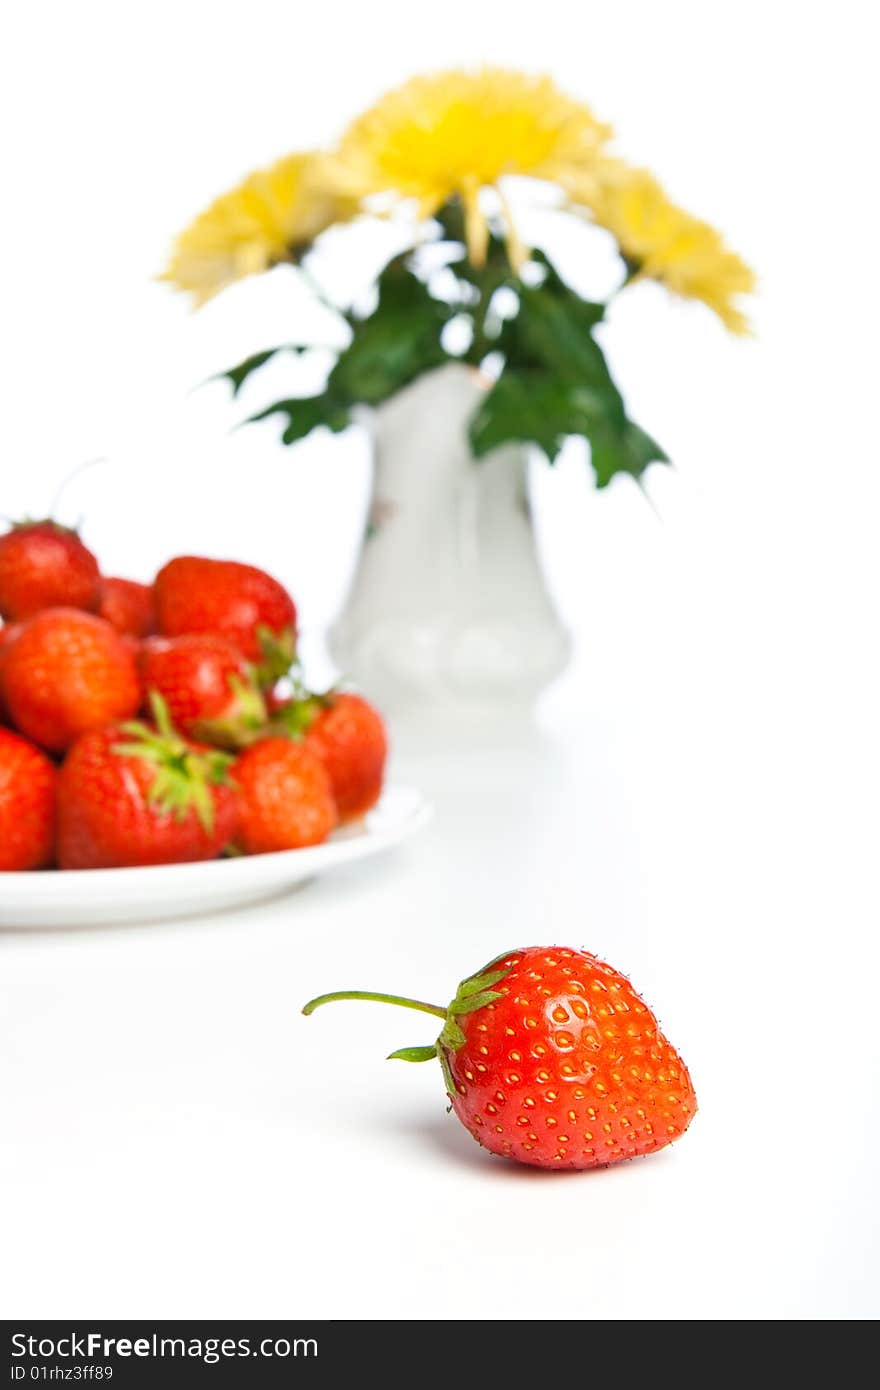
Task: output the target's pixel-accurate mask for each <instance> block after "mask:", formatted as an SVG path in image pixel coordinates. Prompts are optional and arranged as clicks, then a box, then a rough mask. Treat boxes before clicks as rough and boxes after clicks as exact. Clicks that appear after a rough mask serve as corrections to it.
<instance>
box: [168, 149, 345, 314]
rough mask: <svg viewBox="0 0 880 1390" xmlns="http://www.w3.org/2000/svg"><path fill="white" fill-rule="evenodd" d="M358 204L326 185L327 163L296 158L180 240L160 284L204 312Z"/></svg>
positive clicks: (259, 176)
mask: <svg viewBox="0 0 880 1390" xmlns="http://www.w3.org/2000/svg"><path fill="white" fill-rule="evenodd" d="M356 210H357V204H356V203H355V202H354V200H352V199H348V198H345V197H343V196H341V195H340V194H339V193H338V192H337V191H336V190H335V189H334V188H333V186H332V185H331V183H330V182H329V180H328V178H327V164H326V158H325V156H323V155H319V154H312V153H306V154H291V155H287V156H286V157H285V158H284V159H279V160H278V161H277V163H275V164H272V165H271V166H270V167H269V168H268V169H259V170H257V172H256V173H254V174H249V175H248V177H247V178H246V179H245V180H244V181H243V182H242V183H240V184H239V185H238V186H237V187H236V188H233V189H230V190H229V192H228V193H223V194H221V195H220V197H219V198H217V199H215V201H214V202H213V203H211V205H210V207H207V208H206V209H205V211H204V212H202V213H200V214H199V216H198V217H197V218H196V219H195V221H194V222H192V223H191V224H190V225H189V226H188V227H187V228H186V230H185V231H183V232H181V234H180V235H179V236H178V238H177V241H176V242H175V244H174V247H173V249H172V252H171V256H170V258H169V262H168V266H167V268H166V270H165V271H164V273H163V275H162V276H161V277H160V278H161V279H163V280H168V281H170V283H171V284H173V285H175V286H176V287H177V288H178V289H181V290H186V291H187V292H188V293H190V294H191V295H192V296H193V298H194V300H195V302H196V305H200V304H204V303H205V301H206V300H208V299H211V298H212V296H213V295H215V294H217V293H219V291H220V290H222V289H225V288H226V286H227V285H231V284H233V283H234V282H235V281H236V280H241V279H242V278H243V277H244V276H245V275H255V274H257V273H259V272H260V271H263V270H268V269H269V267H270V266H273V265H277V263H278V262H279V261H285V260H289V259H291V257H292V255H293V254H294V253H295V252H296V250H297V249H299V248H300V247H302V246H304V245H305V244H306V243H307V242H309V241H311V240H312V238H313V237H316V236H317V235H318V233H319V232H322V231H323V230H324V229H325V227H328V226H329V225H330V224H331V223H332V222H341V221H345V220H346V219H347V218H349V217H351V216H353V215H354V213H355V211H356Z"/></svg>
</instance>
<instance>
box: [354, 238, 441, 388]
mask: <svg viewBox="0 0 880 1390" xmlns="http://www.w3.org/2000/svg"><path fill="white" fill-rule="evenodd" d="M455 312H457V310H456V308H455V307H454V306H452V305H449V304H444V303H442V302H441V301H440V300H438V299H434V298H432V296H431V295H430V294H429V293H428V290H427V288H426V286H425V285H424V284H423V282H422V281H421V280H420V279H419V278H418V276H416V275H415V274H414V273H413V272H412V271H411V270H410V269H409V268H408V265H407V262H406V259H405V258H403V257H396V258H395V260H393V261H391V262H390V264H389V265H388V266H386V267H385V270H384V271H383V272H382V274H381V276H380V277H379V301H378V303H377V305H376V308H375V309H374V311H373V313H372V314H370V316H369V317H368V318H365V319H361V320H360V321H355V322H354V323H353V325H352V339H351V342H350V343H349V345H348V347H347V348H345V350H344V351H343V352H342V353H341V354H340V356H339V359H338V361H337V363H336V366H335V367H334V368H333V370H332V372H331V373H330V378H329V381H328V391H329V392H330V393H331V394H333V395H334V396H336V397H337V398H340V399H342V400H345V401H351V402H354V401H362V402H364V403H366V404H368V405H378V404H379V403H380V402H381V401H384V400H387V399H388V397H389V396H392V395H394V393H395V392H396V391H399V390H400V389H401V388H402V387H404V386H407V385H409V383H410V382H411V381H414V380H415V379H416V377H418V376H421V374H422V373H423V372H426V371H429V370H430V369H431V368H432V367H438V366H440V365H441V364H442V363H444V362H446V361H448V360H449V357H448V354H447V353H446V352H445V350H444V348H443V347H442V345H441V342H440V335H441V333H442V331H443V328H444V325H445V324H446V323H447V322H448V321H449V319H450V318H451V317H452V316H453V314H454V313H455Z"/></svg>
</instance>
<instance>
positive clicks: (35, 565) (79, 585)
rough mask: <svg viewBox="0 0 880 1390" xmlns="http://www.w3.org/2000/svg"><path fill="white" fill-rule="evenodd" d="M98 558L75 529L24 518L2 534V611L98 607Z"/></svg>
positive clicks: (15, 616) (13, 614)
mask: <svg viewBox="0 0 880 1390" xmlns="http://www.w3.org/2000/svg"><path fill="white" fill-rule="evenodd" d="M99 578H100V576H99V572H98V562H97V560H96V559H95V557H94V555H93V554H92V552H91V551H90V550H88V549H87V548H86V546H84V545H83V543H82V541H81V540H80V538H79V536H78V535H77V534H76V532H75V531H70V530H68V529H67V527H66V526H59V525H58V524H57V523H56V522H54V521H25V522H22V523H21V524H20V525H17V526H14V527H13V528H12V530H11V531H7V533H6V535H5V536H0V615H2V616H3V617H4V618H5V619H6V620H7V621H10V622H11V621H18V620H19V619H22V618H30V617H32V616H33V614H34V613H39V612H41V611H42V610H43V609H44V608H58V607H62V606H63V607H65V608H95V607H96V605H97V602H98V583H99Z"/></svg>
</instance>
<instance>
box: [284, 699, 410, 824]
mask: <svg viewBox="0 0 880 1390" xmlns="http://www.w3.org/2000/svg"><path fill="white" fill-rule="evenodd" d="M273 722H276V723H278V724H280V725H281V726H283V727H284V728H285V729H286V730H287V731H288V732H289V733H290V734H291V735H292V736H293V737H295V738H302V739H303V741H304V743H305V746H306V747H307V748H310V749H311V751H312V752H313V753H315V754H316V755H317V756H318V757H319V758H320V759H321V762H322V763H323V764H324V766H325V767H326V769H327V771H328V773H329V774H330V784H331V786H332V787H333V796H334V798H335V800H336V805H337V808H338V810H339V819H340V820H343V821H347V820H354V819H355V818H356V817H358V816H363V815H366V813H367V811H369V810H370V809H371V807H373V806H375V804H376V802H377V801H378V800H379V797H380V795H381V793H382V778H383V776H384V773H385V759H386V757H387V756H388V738H387V735H386V733H385V725H384V724H383V722H382V718H381V716H380V715H379V713H378V711H377V710H375V709H374V708H373V706H372V705H371V704H369V703H368V702H367V701H366V700H365V699H364V698H363V696H361V695H349V694H344V693H337V692H335V691H331V692H330V693H329V694H327V695H310V696H308V697H306V698H305V699H293V700H290V701H288V702H287V703H286V704H284V705H282V706H281V708H280V709H276V713H275V719H274V721H273Z"/></svg>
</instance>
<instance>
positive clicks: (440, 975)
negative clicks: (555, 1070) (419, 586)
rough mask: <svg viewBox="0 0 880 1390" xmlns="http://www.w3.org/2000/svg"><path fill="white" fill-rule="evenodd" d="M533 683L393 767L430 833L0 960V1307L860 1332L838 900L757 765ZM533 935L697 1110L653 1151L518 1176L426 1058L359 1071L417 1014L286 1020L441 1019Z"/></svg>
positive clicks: (0, 947) (857, 1205)
mask: <svg viewBox="0 0 880 1390" xmlns="http://www.w3.org/2000/svg"><path fill="white" fill-rule="evenodd" d="M564 693H565V692H564V691H563V692H560V695H559V697H558V699H557V704H556V709H555V711H554V718H553V723H554V726H555V733H554V735H553V737H552V738H550V737H548V736H546V735H545V736H543V737H542V736H539V735H537V734H534V735H532V736H531V737H529V736H528V735H515V734H514V733H513V732H511V733H509V734H505V735H503V736H501V737H499V738H498V739H497V741H495V742H492V741H490V742H488V743H485V744H484V746H483V747H482V748H481V749H479V750H474V749H469V750H467V752H465V751H463V750H462V749H461V748H459V751H458V753H457V754H456V755H453V751H452V744H449V743H446V742H439V741H437V742H435V751H434V753H433V754H432V755H430V756H429V755H420V756H419V757H415V756H413V755H407V754H406V753H404V754H403V755H402V757H401V763H402V765H403V768H406V770H407V772H408V773H410V774H411V775H416V774H417V776H418V779H419V780H420V782H421V783H422V784H423V785H424V786H425V787H426V788H427V790H428V792H429V794H430V795H431V796H432V797H433V798H434V799H435V801H436V804H437V816H436V820H435V823H434V825H433V826H432V827H431V829H430V830H429V831H428V832H426V833H425V834H424V835H421V836H419V837H417V838H415V839H414V840H413V841H412V842H411V843H410V844H408V845H407V846H406V847H404V848H402V849H401V850H400V851H398V852H395V853H392V854H390V855H386V856H383V857H382V858H381V859H377V860H375V861H374V862H373V863H371V864H362V865H354V866H352V867H350V868H345V869H340V870H339V871H337V872H336V873H335V874H333V875H328V876H327V878H326V879H322V880H320V881H318V882H316V883H314V884H312V885H310V886H309V887H307V888H306V889H305V890H304V891H303V892H301V893H298V894H297V895H296V896H295V897H294V898H292V899H290V900H285V899H280V900H275V901H273V902H270V903H265V904H263V905H260V906H255V907H253V908H249V909H247V910H243V911H240V912H236V911H233V912H229V913H226V914H224V915H222V916H220V917H217V918H214V919H203V920H200V921H191V922H189V923H181V924H167V925H153V926H149V927H143V928H137V927H132V928H129V929H119V930H113V931H110V930H107V931H93V932H83V933H70V932H68V933H60V934H59V933H55V934H54V935H51V936H49V937H39V936H35V935H34V934H33V933H22V934H21V935H19V936H17V937H16V936H14V935H11V934H8V933H7V934H3V936H2V937H0V981H2V986H0V991H2V1017H3V1027H2V1046H3V1052H2V1074H3V1079H4V1080H3V1084H4V1111H5V1114H6V1116H7V1121H6V1123H5V1124H4V1126H3V1129H2V1136H0V1172H2V1192H3V1194H5V1195H4V1196H3V1197H2V1199H0V1200H2V1203H3V1213H2V1215H3V1231H4V1251H5V1258H4V1260H3V1261H2V1264H0V1306H2V1307H3V1309H4V1312H5V1313H6V1315H7V1316H10V1317H15V1316H23V1315H25V1314H26V1313H27V1314H30V1315H32V1313H33V1309H34V1308H35V1307H36V1308H38V1309H39V1311H40V1312H41V1314H43V1315H45V1316H68V1317H74V1316H76V1317H83V1316H86V1315H88V1316H95V1315H96V1310H99V1311H100V1315H101V1316H103V1317H112V1316H134V1315H138V1316H141V1317H152V1316H160V1315H164V1316H181V1317H182V1316H206V1317H207V1316H211V1317H219V1318H222V1317H232V1316H237V1317H257V1316H260V1317H271V1316H278V1317H281V1316H306V1315H315V1316H325V1317H328V1316H333V1317H363V1318H383V1317H391V1316H394V1317H399V1316H402V1317H424V1316H428V1317H437V1318H441V1317H446V1316H458V1317H466V1318H471V1317H481V1316H489V1317H501V1318H504V1317H511V1316H521V1317H532V1316H535V1317H550V1316H555V1315H557V1314H558V1315H562V1316H566V1317H583V1318H593V1317H612V1318H623V1319H627V1318H636V1317H648V1318H650V1317H659V1318H678V1317H696V1318H702V1317H719V1318H744V1317H840V1316H859V1315H861V1316H868V1315H871V1314H874V1315H876V1313H877V1312H878V1311H880V1309H878V1303H877V1295H876V1276H877V1248H878V1247H877V1242H876V1210H877V1208H876V1162H875V1156H876V1143H877V1139H878V1137H880V1136H878V1135H877V1132H876V1110H873V1109H872V1106H871V1101H870V1086H871V1076H872V1071H873V1069H875V1068H876V1064H877V1062H878V1051H880V1048H878V1035H877V1029H876V1026H875V1022H874V1020H875V1010H874V1006H873V1003H874V999H875V997H876V986H875V980H876V970H877V965H878V961H877V954H878V953H877V948H876V945H875V937H874V934H873V925H874V924H873V923H872V922H869V921H868V920H867V905H866V904H864V903H862V904H860V902H859V901H858V894H857V892H854V891H853V890H854V888H855V886H856V885H855V884H852V883H850V884H847V883H845V882H841V881H839V879H838V873H837V871H836V869H831V872H830V874H829V865H828V864H827V862H826V863H824V864H823V862H822V860H821V857H820V856H819V855H817V854H815V853H814V854H813V855H812V856H810V857H807V856H806V855H805V853H804V850H805V842H804V840H803V839H802V830H803V825H802V824H801V825H800V826H798V825H796V824H793V823H791V822H789V823H788V824H786V823H785V819H784V815H783V816H782V819H780V815H781V813H783V812H784V809H785V805H786V803H787V792H786V790H785V789H784V786H783V782H784V777H785V773H784V769H783V768H781V767H780V766H779V765H778V764H776V763H774V762H772V761H765V756H766V750H762V753H761V756H760V757H756V756H755V753H754V751H750V750H748V749H745V750H744V749H742V748H741V747H739V746H736V745H733V744H730V743H726V742H725V740H724V739H719V738H717V737H716V736H715V734H714V732H713V737H712V739H711V741H710V742H709V743H708V745H706V744H704V741H703V740H704V737H705V725H703V726H699V725H698V726H697V728H696V729H693V730H688V729H687V727H686V725H683V724H682V723H681V721H679V722H678V723H675V722H673V721H671V720H668V719H664V725H665V731H664V732H665V740H664V739H663V738H661V737H658V734H659V732H660V731H658V730H657V728H656V727H655V719H654V717H653V716H652V715H651V713H650V711H649V713H648V716H647V722H646V721H645V720H643V718H642V716H641V715H640V714H638V713H637V712H634V713H631V714H627V715H618V716H617V717H616V718H615V719H614V720H613V721H612V720H609V718H608V716H607V714H603V712H602V711H601V710H600V709H599V708H598V707H597V705H596V702H595V700H591V699H588V700H587V701H586V705H585V707H584V704H583V702H581V701H578V702H577V703H578V704H580V705H581V709H580V710H578V709H577V708H576V707H575V708H573V707H572V704H569V705H568V708H567V709H566V707H565V703H564V700H563V696H564ZM686 698H688V699H689V698H690V697H686ZM683 740H684V741H686V742H691V741H695V742H697V743H698V744H699V745H700V746H701V747H703V748H704V753H705V757H704V761H703V765H702V767H701V766H699V765H698V764H697V763H696V761H695V762H694V763H693V764H690V765H687V766H685V767H684V769H682V768H681V767H680V766H679V758H678V750H679V749H680V747H681V746H682V741H683ZM403 768H402V769H401V770H403ZM726 805H727V806H731V807H732V808H734V809H735V811H736V814H737V817H741V820H739V823H738V824H736V825H734V824H732V823H731V818H730V812H729V811H727V813H725V806H726ZM817 903H818V904H821V905H822V910H821V911H818V910H817ZM826 914H827V916H826ZM539 941H542V942H543V941H547V942H551V941H556V942H568V943H572V944H576V945H579V944H584V945H587V946H589V947H591V948H592V949H594V950H597V951H599V952H601V953H602V954H604V955H605V956H607V957H608V958H610V959H611V960H612V961H614V962H615V963H616V964H618V965H620V966H621V967H623V968H625V969H627V970H628V971H629V972H630V973H631V975H632V977H633V979H634V981H635V983H636V985H637V986H638V987H639V988H640V989H641V990H642V992H643V993H644V994H645V995H646V997H647V998H648V1000H649V1001H650V1002H651V1003H652V1004H653V1005H654V1007H655V1008H656V1010H657V1011H658V1013H659V1016H660V1019H661V1021H662V1023H663V1025H664V1028H665V1029H666V1031H667V1033H668V1034H669V1036H670V1037H671V1039H672V1040H673V1041H674V1042H675V1043H676V1045H677V1046H678V1047H679V1048H680V1049H681V1051H682V1053H683V1055H684V1057H685V1058H686V1060H687V1062H688V1065H689V1066H690V1068H691V1071H692V1074H693V1077H694V1081H695V1085H696V1088H697V1092H698V1096H699V1099H700V1105H701V1110H700V1113H699V1114H698V1116H697V1118H696V1120H695V1121H694V1123H693V1125H692V1127H691V1130H690V1131H689V1133H688V1134H687V1135H686V1136H685V1137H684V1138H683V1139H682V1140H681V1141H680V1142H679V1143H678V1144H677V1145H675V1146H673V1147H672V1148H671V1149H669V1150H668V1151H666V1152H665V1153H663V1154H661V1155H658V1156H657V1157H655V1158H648V1159H644V1160H640V1161H635V1162H633V1163H630V1164H626V1165H623V1166H621V1167H619V1168H616V1169H612V1170H607V1171H605V1172H599V1173H588V1174H583V1175H573V1176H569V1175H553V1174H540V1173H534V1172H525V1171H521V1170H519V1169H517V1168H515V1167H514V1166H512V1165H510V1166H509V1165H507V1164H505V1163H504V1161H503V1160H500V1159H495V1158H492V1157H490V1156H488V1155H485V1154H484V1153H483V1152H482V1151H481V1150H480V1149H479V1148H478V1147H477V1146H476V1145H475V1144H474V1143H473V1141H472V1140H471V1139H470V1137H469V1136H468V1135H467V1134H466V1132H465V1131H464V1130H463V1129H462V1128H461V1127H460V1126H459V1124H458V1122H457V1121H456V1119H455V1118H454V1117H453V1116H448V1115H447V1114H446V1112H445V1105H444V1096H443V1085H442V1080H441V1076H440V1071H439V1068H438V1067H436V1066H435V1065H434V1064H431V1065H427V1064H426V1065H423V1066H404V1065H402V1064H398V1063H393V1064H392V1063H389V1062H387V1061H385V1060H384V1059H385V1057H386V1056H387V1054H388V1053H389V1052H390V1051H392V1050H393V1049H394V1048H396V1047H399V1046H403V1045H408V1044H415V1043H420V1042H427V1041H430V1040H431V1039H432V1036H433V1033H434V1027H433V1020H432V1019H430V1018H427V1017H425V1018H422V1017H421V1016H419V1015H416V1014H411V1013H406V1012H404V1011H402V1010H396V1009H390V1008H388V1009H385V1008H381V1007H380V1006H378V1005H370V1004H354V1003H351V1004H337V1005H334V1006H332V1008H331V1007H328V1008H327V1009H325V1010H322V1011H321V1012H320V1013H318V1014H316V1015H315V1016H314V1017H313V1018H310V1019H305V1018H302V1017H301V1016H300V1015H299V1012H298V1010H299V1008H300V1006H301V1004H302V1003H304V1002H305V1001H306V1000H307V999H308V998H310V997H311V996H312V995H315V994H318V993H321V992H324V991H327V990H331V989H336V988H339V989H345V988H357V987H365V988H374V989H382V990H391V991H400V992H404V993H413V994H415V995H416V996H418V997H421V998H427V999H429V1000H433V1001H437V1002H447V1001H448V999H449V998H451V996H452V993H453V991H454V989H455V986H456V985H457V983H458V980H459V978H460V977H462V976H463V975H465V974H467V973H468V972H469V971H471V970H472V969H474V968H476V967H477V966H479V965H481V964H482V963H484V962H485V961H486V960H488V959H490V958H491V957H492V956H494V955H496V954H498V953H499V952H500V951H503V950H504V949H505V948H507V947H510V946H513V945H516V944H531V943H534V942H539Z"/></svg>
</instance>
